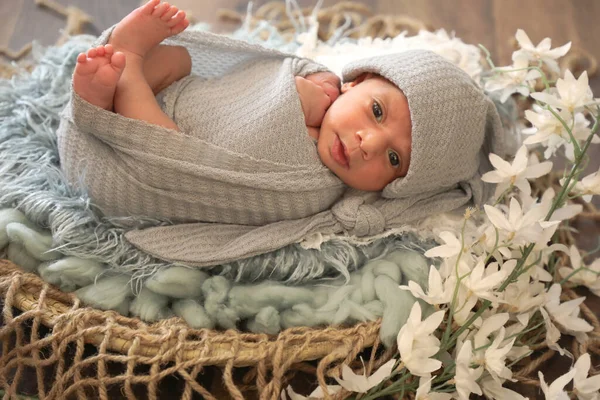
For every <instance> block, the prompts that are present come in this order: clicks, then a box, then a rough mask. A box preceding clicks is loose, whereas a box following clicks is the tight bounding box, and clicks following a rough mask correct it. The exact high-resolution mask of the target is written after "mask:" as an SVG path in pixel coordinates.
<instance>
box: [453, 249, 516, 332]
mask: <svg viewBox="0 0 600 400" xmlns="http://www.w3.org/2000/svg"><path fill="white" fill-rule="evenodd" d="M458 272H459V274H460V275H461V276H463V275H466V274H467V273H468V274H469V275H468V276H467V277H466V278H464V279H463V280H462V281H461V282H460V287H459V290H458V296H457V297H458V299H457V306H456V310H455V311H454V315H453V317H454V320H455V321H456V322H457V323H458V324H463V323H465V322H466V320H467V319H468V316H469V312H470V311H471V309H472V308H473V307H474V306H475V304H477V301H479V299H485V300H489V301H491V302H492V304H497V303H498V300H499V298H498V294H497V293H496V292H494V289H495V288H497V287H498V286H500V284H501V283H502V282H503V281H504V279H505V278H506V276H507V274H506V271H504V270H498V263H496V262H494V263H491V264H490V265H488V266H487V268H486V266H485V263H484V260H483V259H481V260H479V262H478V263H477V264H476V265H475V268H473V270H471V271H470V273H469V266H468V264H467V263H466V262H464V261H462V260H461V261H459V264H458Z"/></svg>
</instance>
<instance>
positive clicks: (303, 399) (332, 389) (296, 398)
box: [281, 385, 342, 400]
mask: <svg viewBox="0 0 600 400" xmlns="http://www.w3.org/2000/svg"><path fill="white" fill-rule="evenodd" d="M341 389H342V387H341V386H338V385H332V386H330V385H327V392H329V394H330V395H331V394H336V393H337V392H339V391H340V390H341ZM286 391H287V395H288V396H289V398H290V400H313V399H322V398H324V397H325V394H324V393H323V389H321V386H319V387H318V388H316V389H315V390H314V391H313V392H312V393H311V394H309V395H308V397H307V396H302V395H301V394H298V393H296V392H294V389H293V388H292V386H291V385H288V387H287V388H286ZM281 400H287V399H286V397H285V392H284V391H281Z"/></svg>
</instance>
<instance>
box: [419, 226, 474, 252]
mask: <svg viewBox="0 0 600 400" xmlns="http://www.w3.org/2000/svg"><path fill="white" fill-rule="evenodd" d="M438 236H439V237H440V239H442V241H443V242H444V243H445V244H443V245H441V246H437V247H434V248H432V249H429V250H427V251H426V252H425V254H424V255H425V257H429V258H431V257H443V258H450V257H453V256H456V255H458V254H459V253H460V252H461V251H465V250H466V249H465V248H463V246H462V243H461V242H460V240H459V239H457V238H456V236H454V234H453V233H452V232H448V231H444V232H440V234H439V235H438Z"/></svg>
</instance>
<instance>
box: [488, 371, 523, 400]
mask: <svg viewBox="0 0 600 400" xmlns="http://www.w3.org/2000/svg"><path fill="white" fill-rule="evenodd" d="M481 389H483V394H484V395H485V396H486V397H487V398H489V399H495V400H527V399H528V398H527V397H523V396H521V395H520V394H519V393H517V392H514V391H512V390H510V389H507V388H505V387H503V386H502V384H501V383H499V382H496V381H495V380H494V379H492V377H491V376H486V377H485V378H483V379H482V380H481Z"/></svg>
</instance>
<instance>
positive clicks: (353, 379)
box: [335, 358, 396, 393]
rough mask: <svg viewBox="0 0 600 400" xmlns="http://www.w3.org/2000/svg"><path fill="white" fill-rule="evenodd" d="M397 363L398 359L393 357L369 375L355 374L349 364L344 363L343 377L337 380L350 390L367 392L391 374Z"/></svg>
mask: <svg viewBox="0 0 600 400" xmlns="http://www.w3.org/2000/svg"><path fill="white" fill-rule="evenodd" d="M395 363H396V359H394V358H392V359H391V360H390V361H388V362H386V363H385V364H383V365H382V366H381V367H379V369H378V370H377V371H375V372H374V373H373V375H371V376H369V377H366V376H365V375H357V374H355V373H354V371H352V369H351V368H350V367H349V366H347V365H346V364H344V365H342V379H340V378H337V377H336V378H335V380H336V381H337V383H339V384H340V386H341V387H343V388H344V389H346V390H348V391H350V392H356V393H366V392H367V391H368V390H369V389H371V388H373V387H375V386H377V385H379V384H380V383H381V381H383V380H384V379H385V378H387V377H388V376H390V374H391V373H392V369H393V368H394V364H395Z"/></svg>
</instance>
